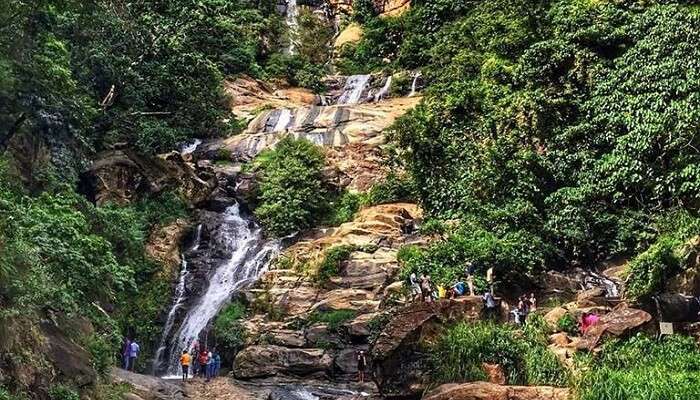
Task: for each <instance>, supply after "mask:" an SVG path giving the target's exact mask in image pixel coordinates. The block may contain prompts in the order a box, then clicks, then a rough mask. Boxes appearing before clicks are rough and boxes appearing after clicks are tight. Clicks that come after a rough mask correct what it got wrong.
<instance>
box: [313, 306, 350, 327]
mask: <svg viewBox="0 0 700 400" xmlns="http://www.w3.org/2000/svg"><path fill="white" fill-rule="evenodd" d="M356 316H357V311H355V310H333V311H315V312H314V313H312V314H311V315H310V316H309V318H308V319H307V324H309V325H311V324H317V323H321V324H326V325H327V326H328V329H329V330H330V331H332V332H337V331H338V328H340V326H341V325H342V324H343V323H344V322H346V321H349V320H351V319H353V318H355V317H356Z"/></svg>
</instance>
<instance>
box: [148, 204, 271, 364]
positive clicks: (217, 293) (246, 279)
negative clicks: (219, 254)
mask: <svg viewBox="0 0 700 400" xmlns="http://www.w3.org/2000/svg"><path fill="white" fill-rule="evenodd" d="M221 215H222V218H223V219H224V220H223V221H222V224H223V225H222V230H221V235H222V237H221V238H220V240H222V241H224V242H226V243H227V244H228V245H229V246H230V248H231V249H233V250H232V251H233V252H232V254H231V256H230V257H229V259H228V261H227V262H225V263H223V264H222V265H221V266H219V267H217V268H216V270H215V271H213V273H212V275H211V277H210V279H209V287H208V288H207V289H206V291H205V292H204V294H203V295H202V296H201V297H200V298H199V299H197V301H196V302H195V303H194V304H193V306H192V307H191V308H190V309H189V310H188V312H187V315H186V316H185V319H184V320H183V322H182V324H181V326H180V327H179V328H178V330H177V333H176V334H175V335H172V336H171V335H170V333H171V332H170V331H171V330H172V329H173V328H174V327H173V326H172V325H173V323H171V324H170V327H169V328H170V329H167V328H168V326H167V325H166V330H165V331H164V332H163V339H162V340H161V348H162V349H159V350H158V355H159V356H161V358H157V360H158V362H159V363H161V365H164V364H163V363H164V362H167V373H166V375H169V376H173V375H178V369H179V366H178V362H179V355H180V353H181V351H182V350H183V349H185V348H187V349H189V347H190V345H191V343H192V342H193V341H194V340H196V339H197V338H198V337H199V335H200V334H201V333H202V332H203V331H204V330H205V329H206V328H207V326H208V325H209V324H210V323H211V321H212V320H213V319H214V317H216V315H217V314H218V312H219V311H220V310H221V309H222V308H223V307H224V306H225V305H226V304H228V303H229V301H230V299H231V296H232V295H233V294H234V293H236V292H238V291H240V290H242V289H245V288H247V287H249V286H250V285H251V284H253V283H254V282H255V281H256V280H257V279H258V277H259V276H260V275H261V274H262V273H263V272H264V271H265V269H266V268H267V265H268V262H269V261H270V259H271V258H272V257H273V256H274V255H276V254H277V253H278V252H279V250H280V248H281V240H268V241H266V240H265V239H264V238H263V235H262V229H261V228H260V227H259V226H258V225H257V224H255V223H253V222H252V221H251V220H249V219H246V218H244V217H242V216H241V214H240V210H239V206H238V204H236V205H233V206H231V207H229V208H227V209H226V211H225V212H224V213H223V214H221ZM183 265H184V266H183V271H182V272H183V275H184V274H186V273H187V270H186V267H187V264H186V261H184V260H183ZM180 281H181V282H183V284H182V286H183V287H182V292H183V293H184V291H185V290H184V276H181V277H180ZM178 290H179V285H178ZM176 294H177V293H176ZM180 297H181V296H180ZM181 303H182V300H178V301H176V302H175V305H174V306H173V310H171V312H170V315H173V316H174V315H175V311H177V310H176V308H177V307H179V306H180V304H181ZM169 319H170V317H169ZM168 337H171V339H170V342H169V343H167V347H168V350H169V352H168V355H169V356H168V359H167V360H164V359H162V356H163V353H164V351H165V350H166V341H167V340H168V339H167V338H168Z"/></svg>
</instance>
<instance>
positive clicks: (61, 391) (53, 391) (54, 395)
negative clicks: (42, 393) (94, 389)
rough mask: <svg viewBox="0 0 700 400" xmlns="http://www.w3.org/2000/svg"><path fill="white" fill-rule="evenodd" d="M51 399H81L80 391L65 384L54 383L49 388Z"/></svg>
mask: <svg viewBox="0 0 700 400" xmlns="http://www.w3.org/2000/svg"><path fill="white" fill-rule="evenodd" d="M49 398H50V399H51V400H80V395H79V394H78V392H77V391H76V390H75V389H73V388H70V387H68V386H65V385H54V386H52V387H51V388H50V389H49Z"/></svg>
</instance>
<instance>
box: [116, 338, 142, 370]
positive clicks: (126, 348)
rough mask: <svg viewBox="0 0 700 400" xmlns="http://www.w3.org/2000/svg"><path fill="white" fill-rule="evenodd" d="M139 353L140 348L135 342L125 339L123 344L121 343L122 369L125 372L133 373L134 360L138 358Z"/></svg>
mask: <svg viewBox="0 0 700 400" xmlns="http://www.w3.org/2000/svg"><path fill="white" fill-rule="evenodd" d="M140 353H141V346H139V344H138V343H137V342H136V340H135V339H131V338H128V337H125V338H124V342H123V343H122V351H121V358H122V368H123V369H125V370H127V371H131V372H134V367H135V365H136V359H137V358H138V356H139V354H140Z"/></svg>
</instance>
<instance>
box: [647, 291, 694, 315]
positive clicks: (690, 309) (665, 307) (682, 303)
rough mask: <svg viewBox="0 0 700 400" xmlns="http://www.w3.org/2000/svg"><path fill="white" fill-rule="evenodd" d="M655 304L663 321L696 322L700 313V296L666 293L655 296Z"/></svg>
mask: <svg viewBox="0 0 700 400" xmlns="http://www.w3.org/2000/svg"><path fill="white" fill-rule="evenodd" d="M653 301H654V306H655V308H656V312H657V315H658V318H659V321H663V322H694V321H698V320H699V319H698V318H699V317H700V315H699V314H698V313H700V298H699V297H690V296H684V295H682V294H673V293H664V294H660V295H658V296H654V297H653Z"/></svg>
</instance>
